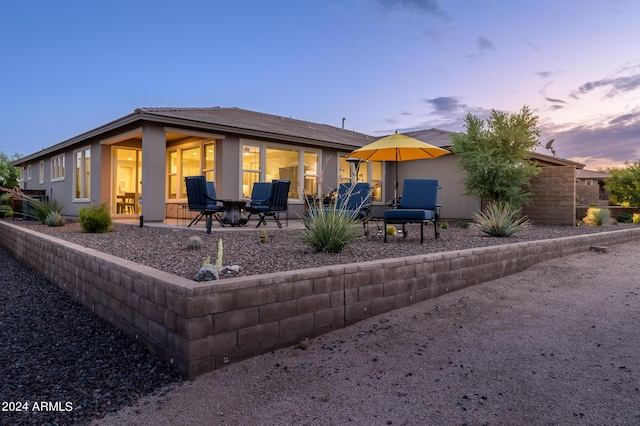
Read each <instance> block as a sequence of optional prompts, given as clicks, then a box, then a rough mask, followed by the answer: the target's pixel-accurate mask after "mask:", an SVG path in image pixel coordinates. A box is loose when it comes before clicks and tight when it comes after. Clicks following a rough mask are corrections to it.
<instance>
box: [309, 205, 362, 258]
mask: <svg viewBox="0 0 640 426" xmlns="http://www.w3.org/2000/svg"><path fill="white" fill-rule="evenodd" d="M304 226H305V229H304V231H303V232H302V241H303V242H304V243H306V244H308V245H310V246H311V247H312V248H313V249H314V250H316V251H321V252H327V253H340V252H342V250H344V249H345V248H346V247H347V246H348V245H349V244H351V243H353V242H354V241H356V240H358V239H359V238H361V228H360V225H359V222H358V221H357V220H356V218H355V217H354V214H353V213H349V212H348V211H346V210H344V209H341V208H339V207H338V206H337V203H336V202H335V201H331V203H330V204H329V205H328V206H326V207H325V206H324V205H323V204H322V202H321V201H312V202H310V204H309V207H308V209H307V214H306V216H305V217H304Z"/></svg>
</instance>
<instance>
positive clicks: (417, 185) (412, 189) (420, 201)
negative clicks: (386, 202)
mask: <svg viewBox="0 0 640 426" xmlns="http://www.w3.org/2000/svg"><path fill="white" fill-rule="evenodd" d="M441 206H442V205H441V204H438V181H437V180H436V179H405V180H404V184H403V186H402V198H401V201H400V204H397V205H395V206H394V208H393V209H391V210H387V211H385V212H384V229H385V233H384V242H385V243H386V242H387V233H386V229H387V225H388V224H392V225H393V224H402V235H403V236H404V237H406V236H407V233H406V230H405V224H407V223H419V224H420V244H422V243H423V242H424V224H425V223H429V222H433V226H434V230H435V237H436V238H438V236H439V235H440V234H439V233H438V218H439V216H440V207H441Z"/></svg>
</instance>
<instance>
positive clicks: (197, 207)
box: [184, 176, 224, 234]
mask: <svg viewBox="0 0 640 426" xmlns="http://www.w3.org/2000/svg"><path fill="white" fill-rule="evenodd" d="M184 180H185V183H186V185H187V203H188V206H189V211H195V212H198V215H197V216H196V217H195V218H193V220H192V221H191V223H189V225H188V226H187V227H190V226H191V225H195V224H197V223H198V222H199V221H200V219H202V218H203V217H204V218H205V219H206V222H205V223H206V227H207V234H210V233H211V225H212V223H213V218H215V219H216V220H217V221H218V222H219V223H220V225H222V226H224V225H223V224H222V221H221V219H220V213H221V212H222V211H223V210H224V206H222V205H220V204H218V202H221V201H222V200H219V199H217V198H216V187H215V184H214V182H207V181H206V180H205V178H204V176H186V177H185V178H184Z"/></svg>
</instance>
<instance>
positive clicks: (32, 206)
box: [22, 195, 67, 226]
mask: <svg viewBox="0 0 640 426" xmlns="http://www.w3.org/2000/svg"><path fill="white" fill-rule="evenodd" d="M22 202H23V203H26V204H27V206H28V208H27V213H25V214H24V216H27V217H32V218H34V219H36V220H37V221H38V222H40V223H43V224H45V225H48V224H47V218H48V217H49V215H50V214H51V213H58V214H59V215H62V212H63V211H64V209H65V208H66V207H67V204H66V203H64V202H62V201H58V200H56V199H55V198H44V199H42V200H40V199H37V198H34V197H30V196H28V195H22ZM63 225H64V223H63ZM56 226H60V225H56Z"/></svg>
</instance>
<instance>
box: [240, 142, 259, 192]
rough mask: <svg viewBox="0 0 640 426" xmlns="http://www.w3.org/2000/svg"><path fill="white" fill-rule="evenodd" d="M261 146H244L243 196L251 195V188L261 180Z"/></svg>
mask: <svg viewBox="0 0 640 426" xmlns="http://www.w3.org/2000/svg"><path fill="white" fill-rule="evenodd" d="M261 151H262V149H261V148H260V147H259V146H252V145H245V146H244V147H242V196H243V197H245V198H250V197H251V190H252V189H253V184H254V183H255V182H260V174H261V171H262V167H261V165H260V152H261Z"/></svg>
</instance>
